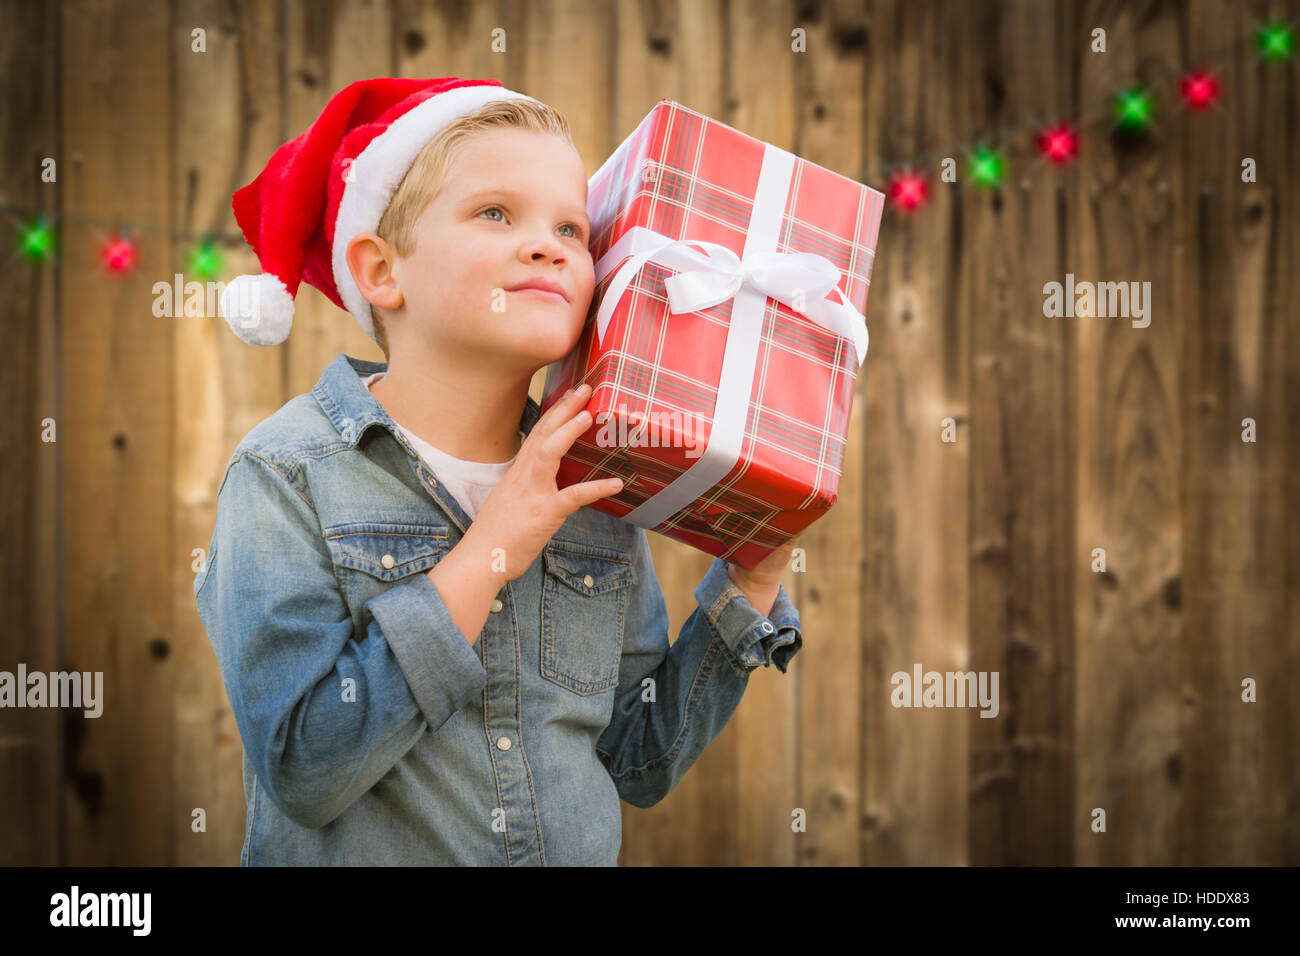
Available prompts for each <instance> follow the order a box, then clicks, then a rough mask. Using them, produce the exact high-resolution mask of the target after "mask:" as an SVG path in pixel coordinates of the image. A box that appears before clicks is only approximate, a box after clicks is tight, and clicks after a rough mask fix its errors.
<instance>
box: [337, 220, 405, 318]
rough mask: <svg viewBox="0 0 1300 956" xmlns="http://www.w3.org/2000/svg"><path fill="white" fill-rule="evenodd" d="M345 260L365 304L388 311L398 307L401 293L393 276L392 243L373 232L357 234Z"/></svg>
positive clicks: (350, 243)
mask: <svg viewBox="0 0 1300 956" xmlns="http://www.w3.org/2000/svg"><path fill="white" fill-rule="evenodd" d="M346 257H347V262H348V270H349V271H350V272H351V273H352V279H353V281H355V282H356V284H357V289H358V290H359V291H360V292H361V294H362V296H364V297H365V300H366V301H367V302H369V303H370V304H371V305H377V306H379V307H380V308H381V309H388V310H390V311H392V310H395V309H400V308H401V307H402V302H403V301H404V299H403V297H402V290H401V289H400V288H398V286H397V279H396V276H395V275H394V274H393V263H394V262H396V261H397V250H396V249H394V248H393V246H392V243H390V242H388V241H387V240H385V239H383V238H382V237H380V236H377V235H375V234H374V233H373V232H362V233H358V234H357V235H355V236H353V237H352V239H351V241H349V242H348V248H347V253H346Z"/></svg>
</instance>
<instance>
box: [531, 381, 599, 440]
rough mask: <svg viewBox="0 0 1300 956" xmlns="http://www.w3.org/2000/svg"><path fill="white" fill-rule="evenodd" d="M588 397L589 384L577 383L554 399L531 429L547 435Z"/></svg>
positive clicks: (572, 414)
mask: <svg viewBox="0 0 1300 956" xmlns="http://www.w3.org/2000/svg"><path fill="white" fill-rule="evenodd" d="M590 399H591V386H590V385H588V384H587V383H586V382H583V383H582V384H581V385H578V386H577V388H576V389H574V388H571V389H569V390H568V391H567V392H565V393H564V394H563V395H561V396H560V397H559V398H558V399H556V401H555V404H554V405H552V406H551V407H550V408H548V409H547V410H546V414H544V415H543V416H542V417H541V418H539V419H538V420H537V424H536V425H535V426H534V427H533V431H540V432H541V434H542V437H547V436H549V435H550V434H551V433H552V432H554V431H555V429H557V428H558V427H560V425H562V424H563V423H564V422H566V421H568V420H569V419H570V418H572V417H573V416H574V415H576V414H577V412H578V410H579V409H580V408H582V406H584V405H586V404H587V402H588V401H589V400H590Z"/></svg>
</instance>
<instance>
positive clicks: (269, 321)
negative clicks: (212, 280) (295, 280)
mask: <svg viewBox="0 0 1300 956" xmlns="http://www.w3.org/2000/svg"><path fill="white" fill-rule="evenodd" d="M221 314H222V315H224V316H225V317H226V324H227V325H229V326H230V328H231V331H233V332H234V333H235V334H236V335H238V336H239V337H240V338H241V339H243V340H244V341H245V342H247V343H248V344H249V345H279V344H280V343H281V342H283V341H284V340H285V339H287V338H288V337H289V329H290V327H291V326H292V325H293V296H291V295H290V294H289V287H288V286H286V285H285V284H284V283H283V282H282V281H280V278H279V277H278V276H274V275H271V274H270V273H265V272H264V273H262V274H261V275H242V276H235V277H234V278H233V279H231V280H230V282H229V283H227V284H226V287H225V288H224V289H222V290H221Z"/></svg>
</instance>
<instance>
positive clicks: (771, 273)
mask: <svg viewBox="0 0 1300 956" xmlns="http://www.w3.org/2000/svg"><path fill="white" fill-rule="evenodd" d="M646 233H648V234H649V236H647V235H646ZM649 237H653V239H654V240H657V241H648V239H649ZM634 241H635V242H636V244H637V245H639V246H641V250H640V251H638V252H637V253H636V254H635V255H633V256H632V257H631V258H630V259H628V260H627V261H626V262H625V263H624V264H623V265H622V266H621V267H620V268H619V270H618V272H617V273H616V274H615V277H614V280H613V281H612V282H611V283H610V285H609V288H608V289H607V290H606V293H605V297H604V300H603V301H602V303H601V308H600V310H599V312H598V314H597V330H598V337H599V339H600V340H603V339H604V333H605V327H606V326H607V325H608V323H609V319H610V318H611V317H612V315H613V312H614V307H615V306H616V305H617V304H618V300H619V299H620V298H621V297H622V294H623V290H624V289H626V288H627V286H628V285H630V284H631V282H632V280H633V279H634V278H635V277H636V274H637V273H638V272H639V271H640V270H641V267H642V266H643V265H644V264H645V263H646V262H647V261H650V262H657V263H659V264H660V265H664V266H668V267H670V268H674V269H679V270H688V269H689V270H692V271H681V272H678V274H677V275H673V276H669V277H668V278H667V279H665V280H664V287H665V289H667V292H668V308H669V311H670V312H672V313H674V314H677V313H682V312H699V311H701V310H703V309H707V308H710V307H712V306H715V305H717V304H719V303H720V302H725V301H726V300H727V299H730V298H732V297H733V296H734V295H736V293H737V292H739V291H740V288H741V286H743V285H745V284H748V285H750V286H752V287H753V288H754V289H756V290H758V291H759V292H762V293H763V295H765V296H768V297H770V298H773V299H776V300H777V301H778V302H781V303H783V304H785V305H786V306H789V307H790V308H791V309H792V310H794V311H795V312H798V313H799V314H801V315H805V316H807V317H808V318H809V319H811V320H812V321H814V322H816V323H817V324H818V325H820V326H822V327H823V328H826V329H830V330H831V331H832V332H835V333H836V334H838V335H841V336H843V337H844V338H846V339H848V340H849V341H851V342H852V343H853V348H854V352H855V354H856V356H857V360H858V366H859V367H861V365H862V362H863V360H864V359H865V358H866V355H867V341H868V337H867V324H866V318H865V317H864V316H863V314H862V313H861V312H859V311H858V310H857V309H855V308H854V307H853V304H852V303H850V302H849V301H848V300H847V299H846V298H845V297H844V293H843V292H841V291H840V289H839V280H840V270H839V269H838V268H836V266H835V264H834V263H833V262H831V261H830V260H829V259H827V258H826V257H825V256H821V255H818V254H816V253H813V252H752V253H750V254H749V255H747V256H746V257H745V258H744V260H743V261H742V260H741V258H740V257H739V256H737V255H736V253H734V252H733V251H732V250H730V249H728V248H727V247H726V246H723V245H719V244H718V243H716V242H704V241H701V240H693V239H679V240H675V241H670V240H666V239H665V237H663V236H661V235H659V234H658V233H653V232H650V231H649V230H643V231H642V234H641V235H640V236H638V237H636V239H635V240H634ZM647 246H648V247H647ZM694 246H698V247H700V248H701V249H703V250H704V251H703V252H699V251H697V250H696V249H694V248H692V247H694ZM618 251H619V252H621V253H622V254H623V255H626V250H625V249H624V250H618ZM610 252H611V253H614V252H615V250H613V249H611V250H610ZM608 258H609V254H607V255H606V256H603V257H602V263H604V262H606V260H607V259H608ZM604 271H608V267H606V269H605V270H604ZM602 275H603V272H602V270H601V269H600V268H597V281H599V280H600V278H601V276H602ZM831 291H834V292H835V294H836V295H837V296H838V297H839V299H840V301H839V302H834V301H832V300H830V299H827V298H826V296H827V294H829V293H830V292H831Z"/></svg>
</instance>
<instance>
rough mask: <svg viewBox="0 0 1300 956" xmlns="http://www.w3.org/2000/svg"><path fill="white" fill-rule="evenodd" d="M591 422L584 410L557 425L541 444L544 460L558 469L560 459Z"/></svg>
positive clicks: (589, 415) (592, 419)
mask: <svg viewBox="0 0 1300 956" xmlns="http://www.w3.org/2000/svg"><path fill="white" fill-rule="evenodd" d="M592 421H594V418H593V417H592V414H591V412H589V411H588V410H587V409H585V408H584V409H582V410H580V411H579V412H578V413H577V414H576V415H574V416H573V417H572V418H570V419H569V420H568V421H567V422H563V423H562V424H560V425H558V426H557V427H556V428H555V430H554V431H553V432H551V434H549V435H547V436H546V439H545V441H543V442H542V454H543V456H544V457H545V458H546V460H547V461H548V462H550V463H553V464H554V465H555V466H556V467H557V468H558V467H559V462H560V459H561V458H563V457H564V455H565V453H566V452H567V451H568V450H569V449H570V448H571V447H572V446H573V443H574V442H575V441H577V440H578V436H579V435H581V434H582V433H583V432H585V431H586V430H587V429H588V428H590V427H591V423H592Z"/></svg>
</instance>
